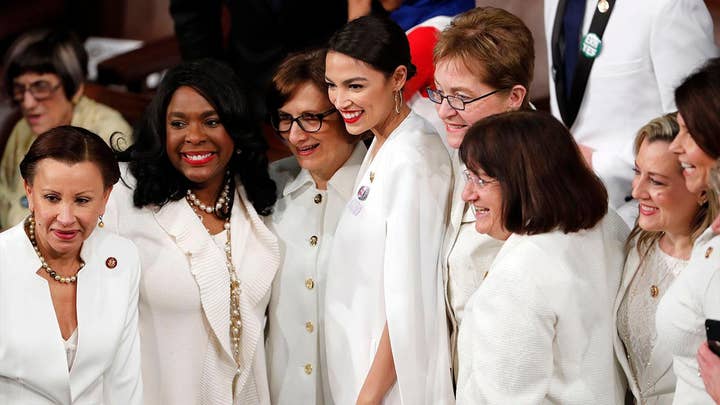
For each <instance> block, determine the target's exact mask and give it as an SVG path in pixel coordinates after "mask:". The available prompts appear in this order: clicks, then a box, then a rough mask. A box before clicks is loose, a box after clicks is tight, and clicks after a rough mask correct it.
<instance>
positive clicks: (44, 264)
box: [27, 214, 85, 284]
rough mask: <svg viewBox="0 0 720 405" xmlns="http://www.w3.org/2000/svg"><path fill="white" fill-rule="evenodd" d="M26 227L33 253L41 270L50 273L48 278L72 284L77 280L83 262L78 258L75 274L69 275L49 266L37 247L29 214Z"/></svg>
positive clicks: (33, 222) (33, 219)
mask: <svg viewBox="0 0 720 405" xmlns="http://www.w3.org/2000/svg"><path fill="white" fill-rule="evenodd" d="M27 227H28V237H29V238H30V243H32V246H33V249H34V250H35V254H36V255H37V257H38V259H40V264H41V265H42V268H43V270H45V271H46V272H47V274H49V275H50V278H52V279H53V280H55V281H57V282H58V283H63V284H72V283H76V282H77V276H78V273H80V270H82V269H83V267H85V262H84V261H83V260H82V259H80V267H79V268H78V269H77V271H76V272H75V274H73V275H72V276H70V277H64V276H61V275H59V274H57V272H55V270H53V269H52V267H50V265H49V264H48V262H47V261H46V260H45V257H43V255H42V253H40V248H38V244H37V240H36V239H35V216H34V215H32V214H30V216H29V217H28V219H27Z"/></svg>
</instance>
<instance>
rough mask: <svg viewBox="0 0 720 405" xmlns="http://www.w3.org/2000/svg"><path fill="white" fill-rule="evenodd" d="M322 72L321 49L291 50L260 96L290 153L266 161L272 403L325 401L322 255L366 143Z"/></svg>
mask: <svg viewBox="0 0 720 405" xmlns="http://www.w3.org/2000/svg"><path fill="white" fill-rule="evenodd" d="M324 72H325V52H324V51H309V52H304V53H299V54H295V55H292V56H290V57H288V58H287V59H285V60H284V61H283V62H282V64H281V65H280V67H279V68H278V70H277V72H276V73H275V76H274V77H273V89H272V91H271V92H270V93H269V94H268V97H267V100H268V111H271V116H270V121H271V122H272V125H273V127H274V129H275V131H277V133H278V135H279V136H280V137H281V138H282V139H283V141H284V142H285V144H286V145H287V146H288V147H289V148H290V151H291V152H292V153H293V155H294V156H292V157H289V158H287V159H283V160H280V161H278V162H275V163H273V165H272V166H271V173H272V176H273V178H274V179H275V181H276V183H277V184H278V188H279V192H280V196H279V199H278V201H277V203H276V204H275V208H274V211H273V215H272V230H273V231H274V232H275V233H276V234H277V235H278V239H279V244H280V254H281V263H282V264H281V267H280V269H279V270H278V274H277V276H276V277H275V280H274V281H273V289H272V294H271V297H270V305H269V307H268V326H267V329H266V351H267V359H268V376H269V383H270V399H271V402H272V403H273V404H277V405H283V404H288V405H290V404H313V403H314V404H316V405H323V404H326V403H327V404H329V403H332V402H331V399H330V393H329V388H330V387H329V384H328V382H327V375H328V374H327V370H326V369H325V364H324V361H321V353H322V352H323V351H324V339H323V338H322V336H323V335H324V331H325V328H324V322H323V316H322V310H323V305H322V303H323V302H324V292H325V290H326V289H325V280H326V277H327V272H328V271H329V268H328V263H327V260H328V257H329V256H330V254H331V249H332V242H333V238H334V235H335V227H336V226H337V222H338V219H340V214H341V213H342V211H343V208H344V207H345V204H346V203H347V201H348V200H350V197H351V196H352V191H353V185H354V183H355V177H356V176H357V172H358V170H359V169H360V164H361V163H362V160H363V156H365V152H366V150H367V149H366V148H365V145H364V144H363V143H362V142H359V141H360V137H357V136H353V135H350V134H349V133H348V132H347V130H346V129H345V125H344V124H343V122H342V119H341V118H340V114H339V113H338V112H337V110H336V109H335V107H333V105H332V104H331V103H330V100H329V99H328V95H327V88H326V87H325V75H324ZM298 367H302V370H303V372H302V373H300V372H298Z"/></svg>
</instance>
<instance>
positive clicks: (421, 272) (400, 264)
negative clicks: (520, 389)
mask: <svg viewBox="0 0 720 405" xmlns="http://www.w3.org/2000/svg"><path fill="white" fill-rule="evenodd" d="M371 150H372V146H371ZM450 170H451V169H450V159H449V158H448V154H447V150H446V149H445V147H444V146H443V144H442V142H441V141H440V138H439V137H438V135H437V134H436V133H435V131H434V130H433V129H432V127H431V126H430V124H429V123H427V122H426V121H425V120H424V119H422V118H421V117H420V116H418V115H416V114H414V113H410V115H409V116H408V117H407V118H406V119H405V120H404V121H403V122H402V123H400V125H399V126H398V127H397V128H396V129H395V130H394V131H393V132H392V133H391V134H390V136H389V137H388V139H387V140H386V141H385V143H384V145H383V147H382V148H381V149H380V150H379V151H378V153H377V155H376V156H375V158H374V159H371V158H370V153H368V154H367V155H366V156H365V161H364V162H363V165H362V167H361V169H360V172H359V176H358V179H357V181H356V184H355V192H354V196H353V198H352V200H351V201H350V202H349V203H348V204H347V206H346V208H345V209H344V212H343V214H342V216H341V218H340V222H339V223H338V227H337V231H336V233H335V241H334V243H333V252H332V253H333V255H332V257H331V258H330V270H329V271H328V275H327V291H326V301H325V325H326V328H325V336H326V339H325V348H326V353H327V364H328V372H329V376H328V377H329V381H330V390H331V393H332V398H333V401H334V403H336V404H338V405H340V404H342V405H345V404H353V403H355V401H356V400H357V396H358V393H359V392H360V389H361V387H362V385H363V383H364V381H365V378H366V377H367V373H368V370H369V369H370V366H371V364H372V361H373V359H374V358H375V353H376V350H377V346H378V344H379V343H380V337H381V334H382V331H383V328H384V326H385V324H386V322H387V325H388V331H389V336H390V344H391V345H392V352H393V359H394V361H395V372H396V374H397V382H396V383H395V384H394V386H393V387H392V388H391V389H390V391H389V392H388V394H387V395H386V396H385V402H384V403H385V404H386V405H391V404H401V403H402V404H413V405H421V404H428V405H443V404H450V403H452V402H454V401H453V398H452V396H453V394H452V383H451V377H450V360H449V351H448V336H447V325H446V323H445V319H446V317H445V305H444V299H443V292H442V278H441V275H440V272H439V271H438V267H437V262H438V255H439V252H440V243H441V239H442V234H443V230H444V229H445V221H444V218H445V212H446V211H445V210H446V206H447V202H448V193H449V191H450V190H449V188H450V181H451V177H450Z"/></svg>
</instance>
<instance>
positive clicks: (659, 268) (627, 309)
mask: <svg viewBox="0 0 720 405" xmlns="http://www.w3.org/2000/svg"><path fill="white" fill-rule="evenodd" d="M639 263H640V257H639V254H638V251H637V248H636V247H635V246H633V247H632V248H631V250H630V252H629V253H628V257H627V259H626V261H625V271H624V273H623V283H622V286H621V288H620V292H619V293H618V297H617V298H616V305H618V306H619V307H618V310H617V321H616V326H617V331H618V336H619V338H620V339H621V342H618V343H619V344H616V346H615V351H616V354H617V356H618V361H619V362H620V364H621V366H623V369H624V371H625V376H626V377H627V379H628V384H629V386H630V388H631V390H632V392H633V395H634V396H635V399H636V401H637V403H640V404H667V405H669V404H671V403H672V399H673V392H674V391H675V375H674V374H673V372H672V357H671V356H670V355H669V349H668V348H667V347H664V346H660V345H658V344H657V331H656V329H655V314H656V312H657V305H658V303H659V302H660V300H661V299H662V297H663V296H664V295H665V293H666V291H667V290H668V288H669V287H670V285H671V284H672V283H673V282H674V281H675V278H676V277H677V276H678V274H680V272H681V271H682V270H683V269H684V268H685V267H686V266H687V264H688V261H687V260H683V259H678V258H676V257H672V256H670V255H668V254H667V253H665V252H663V251H662V249H660V248H659V246H658V243H657V242H656V243H654V244H653V245H652V246H651V247H650V250H649V251H648V253H647V255H646V256H645V260H644V261H643V263H642V264H640V265H639ZM653 293H654V294H655V295H653Z"/></svg>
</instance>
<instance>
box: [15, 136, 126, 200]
mask: <svg viewBox="0 0 720 405" xmlns="http://www.w3.org/2000/svg"><path fill="white" fill-rule="evenodd" d="M44 159H54V160H57V161H60V162H64V163H69V164H75V163H81V162H91V163H94V164H95V166H97V168H98V169H100V174H101V175H102V178H103V185H104V186H105V188H108V187H111V186H112V185H114V184H115V183H117V181H118V179H119V178H120V169H119V168H118V162H117V160H116V159H115V155H114V154H113V151H112V149H110V147H109V146H108V145H107V144H106V143H105V141H104V140H103V139H102V138H100V137H99V136H98V135H97V134H94V133H93V132H91V131H88V130H87V129H85V128H80V127H73V126H71V125H62V126H59V127H55V128H53V129H51V130H49V131H47V132H44V133H42V134H40V135H39V136H38V137H37V138H35V141H33V143H32V145H30V149H29V150H28V152H27V154H25V157H24V158H23V160H22V162H20V175H21V176H22V178H23V179H24V180H25V181H26V182H28V184H32V183H33V179H34V178H35V170H36V168H37V165H38V163H39V162H40V161H42V160H44Z"/></svg>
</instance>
